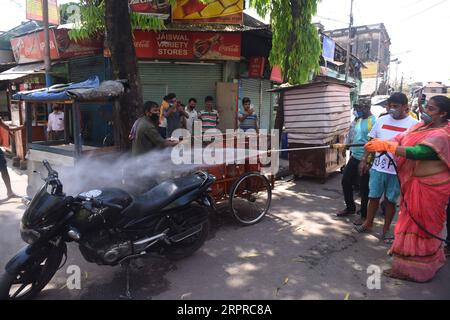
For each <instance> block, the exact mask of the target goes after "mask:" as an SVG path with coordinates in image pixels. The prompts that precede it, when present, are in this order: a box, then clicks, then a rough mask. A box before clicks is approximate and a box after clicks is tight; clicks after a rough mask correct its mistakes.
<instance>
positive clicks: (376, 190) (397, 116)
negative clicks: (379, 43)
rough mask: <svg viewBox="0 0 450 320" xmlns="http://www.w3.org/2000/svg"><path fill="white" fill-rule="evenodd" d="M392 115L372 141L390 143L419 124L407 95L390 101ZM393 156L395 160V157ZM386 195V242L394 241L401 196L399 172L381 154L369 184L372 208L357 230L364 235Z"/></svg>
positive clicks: (363, 167) (374, 132)
mask: <svg viewBox="0 0 450 320" xmlns="http://www.w3.org/2000/svg"><path fill="white" fill-rule="evenodd" d="M388 105H389V107H388V110H389V114H388V115H385V116H382V117H380V118H379V119H378V120H377V122H376V123H375V125H374V127H373V128H372V130H371V132H370V133H369V137H370V138H372V139H375V138H376V139H382V140H390V139H393V138H394V137H395V136H397V135H398V134H400V133H402V132H405V131H406V130H408V129H409V128H411V127H412V126H413V125H415V124H416V123H417V122H418V121H417V120H416V119H414V118H413V117H411V116H410V115H408V111H409V107H408V98H407V97H406V95H404V94H403V93H399V92H397V93H394V94H393V95H392V96H391V97H390V98H389V100H388ZM389 156H390V157H391V158H392V159H394V160H395V157H394V155H392V154H389ZM368 157H369V153H368V152H367V151H365V152H364V155H363V159H365V160H366V159H367V158H368ZM359 170H360V173H365V172H367V170H368V166H367V161H361V163H360V167H359ZM383 195H384V197H385V199H386V200H387V201H386V210H385V221H384V228H383V236H382V239H383V240H384V241H386V242H390V241H391V240H393V237H392V235H391V234H390V232H389V229H390V226H391V223H392V220H393V218H394V215H395V207H396V204H397V200H398V198H399V196H400V185H399V182H398V178H397V172H396V171H395V167H394V164H393V163H392V161H391V159H389V157H387V156H386V155H382V154H379V153H377V154H376V155H375V160H374V162H373V166H372V169H371V170H370V181H369V206H368V209H367V218H366V221H365V222H364V224H363V225H362V226H359V227H356V230H357V231H358V232H360V233H364V232H371V231H372V228H373V221H374V219H375V214H376V212H377V210H378V206H379V204H380V199H381V197H382V196H383Z"/></svg>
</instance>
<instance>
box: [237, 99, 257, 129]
mask: <svg viewBox="0 0 450 320" xmlns="http://www.w3.org/2000/svg"><path fill="white" fill-rule="evenodd" d="M242 106H243V107H244V112H239V122H240V125H239V128H240V129H241V130H243V131H244V132H246V131H248V130H255V131H256V132H257V131H258V116H257V115H256V114H255V110H254V109H253V108H252V106H251V100H250V98H244V99H242Z"/></svg>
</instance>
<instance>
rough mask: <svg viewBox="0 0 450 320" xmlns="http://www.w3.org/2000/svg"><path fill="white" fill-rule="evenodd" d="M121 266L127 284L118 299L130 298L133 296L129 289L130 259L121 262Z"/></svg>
mask: <svg viewBox="0 0 450 320" xmlns="http://www.w3.org/2000/svg"><path fill="white" fill-rule="evenodd" d="M122 267H123V268H125V274H126V279H127V280H126V281H127V285H126V290H125V295H120V299H123V300H132V299H133V297H132V296H131V291H130V261H126V262H124V263H123V264H122Z"/></svg>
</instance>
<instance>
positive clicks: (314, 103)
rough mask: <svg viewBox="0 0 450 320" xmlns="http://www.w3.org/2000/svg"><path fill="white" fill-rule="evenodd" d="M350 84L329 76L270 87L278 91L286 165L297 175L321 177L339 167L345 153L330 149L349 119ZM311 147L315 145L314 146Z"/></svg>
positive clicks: (340, 135) (346, 129)
mask: <svg viewBox="0 0 450 320" xmlns="http://www.w3.org/2000/svg"><path fill="white" fill-rule="evenodd" d="M350 89H351V85H349V84H346V83H345V82H342V81H339V80H336V79H332V78H329V77H318V78H317V79H316V81H314V82H312V83H309V84H305V85H297V86H289V87H282V88H278V89H275V90H273V91H274V92H280V93H281V101H282V104H283V108H284V123H285V130H286V132H287V134H288V142H289V149H302V148H311V147H312V148H313V149H310V150H294V151H290V152H289V168H290V170H291V172H292V173H293V174H294V175H295V176H297V177H301V176H309V177H315V178H321V179H322V181H325V179H326V178H328V176H329V175H330V174H331V173H333V172H335V171H336V170H338V169H340V168H341V167H343V166H344V165H345V163H346V157H345V155H344V154H343V153H342V152H340V151H338V150H333V149H331V148H320V147H321V146H327V145H331V144H335V143H344V140H345V134H346V133H347V132H348V129H349V127H350V120H351V101H350ZM315 147H319V148H317V149H314V148H315Z"/></svg>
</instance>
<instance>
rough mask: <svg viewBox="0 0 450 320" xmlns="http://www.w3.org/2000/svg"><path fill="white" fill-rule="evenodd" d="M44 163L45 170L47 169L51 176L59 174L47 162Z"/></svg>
mask: <svg viewBox="0 0 450 320" xmlns="http://www.w3.org/2000/svg"><path fill="white" fill-rule="evenodd" d="M42 163H43V164H44V167H45V169H47V171H48V174H49V176H56V175H57V174H58V173H57V172H56V171H55V170H53V168H52V166H51V165H50V163H48V161H47V160H44V161H43V162H42Z"/></svg>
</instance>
